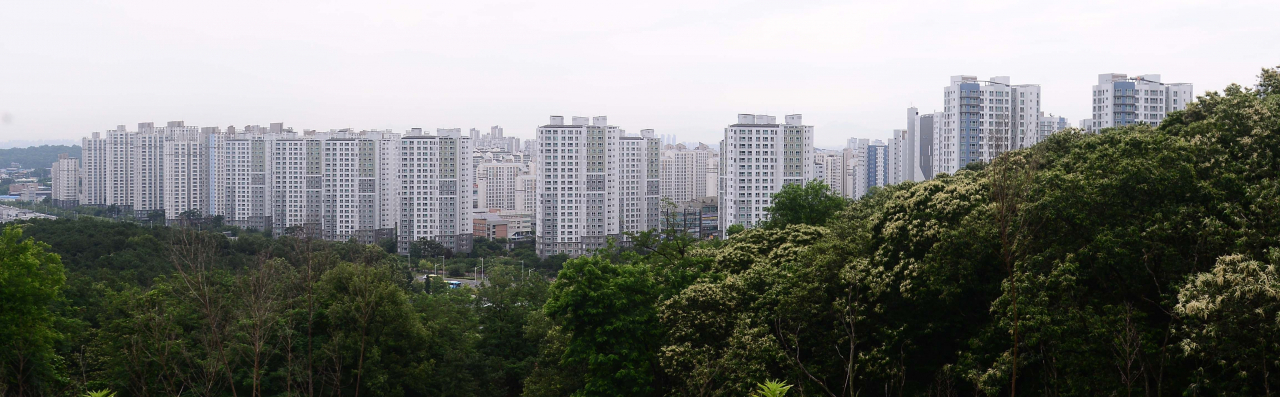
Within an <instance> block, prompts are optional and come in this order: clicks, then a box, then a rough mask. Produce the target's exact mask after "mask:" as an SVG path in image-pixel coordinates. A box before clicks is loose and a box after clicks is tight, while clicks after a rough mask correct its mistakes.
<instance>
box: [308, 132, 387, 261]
mask: <svg viewBox="0 0 1280 397" xmlns="http://www.w3.org/2000/svg"><path fill="white" fill-rule="evenodd" d="M335 135H337V136H335V137H333V138H329V139H325V140H324V142H323V144H322V147H323V159H324V165H323V173H324V174H323V176H322V177H321V181H322V182H321V183H322V186H323V194H322V199H321V200H322V204H321V208H322V210H321V218H320V219H321V223H322V225H323V229H324V238H325V239H326V240H336V241H342V240H347V239H351V238H356V239H360V237H361V236H359V234H360V233H359V231H372V230H374V229H376V228H377V227H378V225H379V224H380V223H381V222H380V219H379V218H378V217H379V216H380V212H379V211H378V209H379V204H380V203H381V200H380V199H379V197H378V193H379V192H378V179H379V177H380V175H379V172H378V171H380V170H379V169H378V161H377V158H378V145H377V141H376V140H374V139H370V138H368V137H362V136H357V135H355V134H354V133H352V132H351V131H340V133H339V134H335Z"/></svg>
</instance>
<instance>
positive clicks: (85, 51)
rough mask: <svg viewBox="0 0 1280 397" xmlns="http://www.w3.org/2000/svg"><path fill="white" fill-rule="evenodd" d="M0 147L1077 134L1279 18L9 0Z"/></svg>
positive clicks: (1225, 63)
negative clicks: (125, 130)
mask: <svg viewBox="0 0 1280 397" xmlns="http://www.w3.org/2000/svg"><path fill="white" fill-rule="evenodd" d="M4 3H5V4H4V5H3V7H0V140H13V139H76V138H79V137H81V136H84V135H87V134H88V133H90V132H92V131H102V130H106V129H109V128H112V127H114V126H115V125H117V124H125V125H129V126H130V129H133V128H134V126H136V124H137V123H138V122H144V121H154V122H156V123H157V124H162V123H163V122H165V121H169V120H184V121H186V122H187V124H188V125H199V126H221V127H225V126H228V125H236V126H243V125H246V124H263V125H265V124H267V123H271V122H284V123H285V125H286V126H291V127H294V128H295V129H299V130H300V129H320V130H327V129H331V128H344V127H351V128H357V129H386V128H390V129H394V130H396V131H402V130H405V129H407V128H411V127H424V128H429V129H434V128H464V129H466V128H480V129H481V130H487V129H488V126H490V125H501V126H503V127H504V128H505V131H506V132H507V134H509V135H510V134H514V135H517V136H522V137H526V138H528V137H532V136H533V131H534V129H535V128H536V127H537V126H538V125H541V124H545V123H546V122H547V116H549V115H553V114H554V115H563V116H566V117H568V116H575V115H576V116H595V115H607V116H609V121H610V123H611V124H615V125H618V126H621V127H622V128H623V129H625V130H627V131H628V132H633V133H634V132H638V131H639V130H640V129H644V128H653V129H655V130H657V133H659V134H676V135H678V138H679V139H680V140H681V141H705V142H708V143H713V142H718V141H719V139H720V137H721V135H722V133H723V128H724V127H725V126H726V125H727V124H730V123H732V122H734V121H735V115H736V114H738V113H765V114H773V115H777V116H781V115H783V114H791V113H801V114H804V121H805V124H811V125H813V126H814V127H815V129H816V132H815V135H816V137H817V142H818V145H819V146H827V147H830V146H839V145H841V144H842V143H843V142H844V140H845V139H846V138H849V137H865V138H885V137H887V136H888V135H889V133H890V131H891V130H893V129H895V128H905V123H906V121H905V120H906V110H905V109H906V108H907V107H908V106H911V105H915V106H917V107H919V108H920V109H921V111H922V112H926V111H932V110H934V109H937V108H939V107H940V104H941V96H942V95H941V94H942V87H943V86H945V85H946V84H947V83H948V81H949V76H951V75H958V74H968V75H977V76H979V77H981V78H984V79H985V78H988V77H991V76H1011V77H1012V82H1013V83H1014V84H1040V85H1041V87H1042V91H1043V103H1042V109H1043V110H1044V111H1046V112H1052V113H1054V114H1060V115H1065V116H1066V117H1067V118H1069V119H1071V120H1072V124H1073V125H1074V124H1075V123H1076V121H1077V120H1079V119H1082V118H1085V117H1088V116H1089V106H1090V105H1089V99H1090V96H1089V95H1090V89H1091V86H1092V85H1093V84H1095V83H1096V82H1097V75H1098V74H1099V73H1110V72H1117V73H1127V74H1130V75H1136V74H1145V73H1158V74H1161V75H1162V76H1163V78H1164V81H1165V82H1189V83H1194V84H1195V88H1196V91H1197V93H1202V92H1204V91H1205V90H1220V89H1221V88H1222V87H1224V86H1226V85H1227V84H1229V83H1232V82H1237V83H1246V84H1252V83H1253V82H1254V81H1255V77H1254V76H1256V75H1257V74H1258V71H1259V69H1260V68H1262V67H1264V66H1276V65H1277V64H1280V24H1278V23H1276V20H1275V18H1276V16H1277V15H1280V1H1277V0H1267V1H1234V0H1233V1H1178V0H1172V1H1150V2H1145V1H1116V2H1092V1H1062V2H1048V1H1028V2H1013V1H989V2H923V1H875V2H852V1H700V0H692V1H691V0H680V1H666V0H645V1H632V2H619V1H599V0H589V1H553V0H543V1H486V0H466V1H395V2H374V1H350V2H338V1H318V0H308V1H268V0H255V1H243V2H242V1H216V2H202V4H195V2H188V1H172V0H169V1H60V0H47V1H23V0H18V1H6V2H4Z"/></svg>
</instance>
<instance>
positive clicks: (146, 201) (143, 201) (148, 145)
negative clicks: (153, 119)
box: [129, 121, 182, 219]
mask: <svg viewBox="0 0 1280 397" xmlns="http://www.w3.org/2000/svg"><path fill="white" fill-rule="evenodd" d="M169 124H170V125H182V122H180V121H177V122H170V123H169ZM168 137H169V131H168V128H166V127H160V128H156V127H155V124H154V123H149V122H148V123H138V131H137V132H136V133H135V134H133V139H132V141H133V142H132V145H131V146H130V148H129V161H130V163H131V164H132V165H131V168H132V172H131V177H130V180H131V183H130V185H132V189H130V190H131V191H130V202H131V203H132V204H133V211H134V214H135V216H137V217H140V218H141V217H146V216H147V215H149V214H150V213H151V212H153V211H161V212H163V211H164V210H165V207H167V206H168V205H167V204H168V203H165V202H164V186H165V182H166V181H165V177H164V176H165V175H164V169H165V163H164V150H165V140H166V139H167V138H168ZM166 215H167V216H166V217H167V218H168V219H175V218H177V216H178V214H177V213H169V214H166Z"/></svg>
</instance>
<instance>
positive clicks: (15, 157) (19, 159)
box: [0, 145, 80, 169]
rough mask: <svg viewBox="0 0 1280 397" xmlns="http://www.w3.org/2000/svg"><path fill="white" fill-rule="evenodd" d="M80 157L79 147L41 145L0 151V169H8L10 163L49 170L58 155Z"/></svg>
mask: <svg viewBox="0 0 1280 397" xmlns="http://www.w3.org/2000/svg"><path fill="white" fill-rule="evenodd" d="M64 153H65V154H67V155H69V156H71V157H76V158H79V157H80V146H78V145H76V146H66V145H43V146H32V147H25V148H12V149H0V167H8V166H9V164H10V163H19V164H22V167H23V168H35V169H43V168H49V167H50V166H52V165H53V162H55V161H58V155H59V154H64Z"/></svg>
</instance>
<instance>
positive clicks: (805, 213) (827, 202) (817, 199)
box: [766, 180, 846, 228]
mask: <svg viewBox="0 0 1280 397" xmlns="http://www.w3.org/2000/svg"><path fill="white" fill-rule="evenodd" d="M845 204H846V202H845V199H844V198H843V197H840V195H838V194H836V193H834V192H832V191H831V188H830V187H828V186H827V184H826V183H824V182H822V181H820V180H814V181H809V182H808V183H805V184H788V185H786V186H783V187H782V190H779V191H778V193H776V194H774V195H773V206H771V207H769V208H767V209H766V211H767V212H768V213H769V222H768V227H774V228H778V227H785V226H787V225H825V224H826V223H827V222H828V221H830V220H831V218H832V217H833V216H835V214H836V213H837V212H840V210H842V209H844V207H845Z"/></svg>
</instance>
